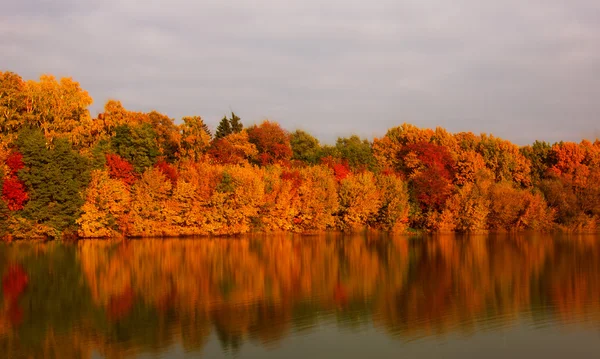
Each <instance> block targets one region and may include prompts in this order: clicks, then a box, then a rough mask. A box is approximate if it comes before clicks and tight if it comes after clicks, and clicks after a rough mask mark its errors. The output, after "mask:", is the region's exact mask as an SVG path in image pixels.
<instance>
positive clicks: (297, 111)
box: [0, 0, 600, 144]
mask: <svg viewBox="0 0 600 359" xmlns="http://www.w3.org/2000/svg"><path fill="white" fill-rule="evenodd" d="M0 70H5V71H6V70H9V71H13V72H17V73H18V74H20V75H21V76H23V77H24V78H25V79H36V78H38V77H39V75H40V74H42V73H51V74H54V75H56V76H57V77H61V76H71V77H73V78H74V79H75V80H77V81H79V82H80V83H81V85H82V87H83V88H85V89H86V90H88V91H89V93H90V94H91V95H92V97H93V98H94V100H95V103H94V105H93V107H92V114H93V115H95V114H96V113H97V112H98V111H99V110H101V109H102V107H103V106H104V103H105V102H106V100H108V99H110V98H115V99H118V100H121V101H122V102H123V104H124V106H125V107H126V108H128V109H131V110H138V111H149V110H152V109H156V110H158V111H160V112H163V113H165V114H167V115H169V116H170V117H173V118H175V119H176V120H177V121H179V119H180V118H181V117H182V116H185V115H200V116H202V117H203V118H204V119H205V121H206V122H207V123H208V124H209V125H210V126H211V127H213V128H214V127H216V124H217V122H218V121H219V119H220V118H221V117H222V116H223V115H224V114H225V113H227V112H229V111H230V110H233V111H235V112H236V114H238V115H239V116H240V117H241V118H242V121H243V122H244V124H246V125H249V124H252V123H257V122H260V121H262V120H263V119H266V118H268V119H271V120H274V121H277V122H279V123H280V124H281V125H282V126H283V127H284V128H286V129H288V130H294V129H296V128H301V129H304V130H307V131H309V132H311V133H312V134H314V135H315V136H317V137H318V138H319V139H321V140H322V141H324V142H332V141H333V140H335V138H336V137H337V136H348V135H351V134H358V135H360V136H363V137H368V138H372V137H374V136H377V137H380V136H382V135H384V134H385V131H386V130H387V129H388V128H390V127H393V126H397V125H400V124H402V123H403V122H408V123H412V124H415V125H417V126H419V127H432V128H434V127H436V126H442V127H445V128H447V129H448V130H450V131H452V132H458V131H472V132H475V133H480V132H488V133H489V132H491V133H493V134H495V135H497V136H500V137H503V138H506V139H509V140H511V141H513V142H516V143H518V144H526V143H530V142H532V141H533V140H535V139H540V140H547V141H552V142H553V141H557V140H560V139H564V140H572V141H579V140H580V139H582V138H590V139H592V138H595V137H600V116H599V114H600V96H599V95H600V1H598V0H527V1H524V0H496V1H492V0H489V1H488V0H485V1H483V0H454V1H447V0H411V1H402V0H371V1H365V0H361V1H355V0H344V1H333V0H329V1H328V0H323V1H317V0H303V1H296V0H252V1H231V0H197V1H183V0H169V1H167V0H163V1H153V0H145V1H143V0H139V1H134V0H90V1H85V0H19V1H10V0H9V1H8V2H4V3H3V4H2V10H1V11H0Z"/></svg>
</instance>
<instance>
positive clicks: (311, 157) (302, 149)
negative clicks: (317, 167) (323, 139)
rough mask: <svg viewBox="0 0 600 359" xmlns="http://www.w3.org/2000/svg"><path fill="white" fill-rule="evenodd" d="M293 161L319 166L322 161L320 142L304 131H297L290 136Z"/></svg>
mask: <svg viewBox="0 0 600 359" xmlns="http://www.w3.org/2000/svg"><path fill="white" fill-rule="evenodd" d="M290 144H291V146H292V159H294V160H298V161H304V162H307V163H310V164H317V163H319V160H320V159H321V144H320V143H319V140H317V139H316V138H315V137H313V136H311V135H310V134H309V133H307V132H304V131H302V130H296V131H294V132H293V133H292V134H291V135H290Z"/></svg>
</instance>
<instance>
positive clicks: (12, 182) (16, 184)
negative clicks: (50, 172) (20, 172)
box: [2, 175, 29, 211]
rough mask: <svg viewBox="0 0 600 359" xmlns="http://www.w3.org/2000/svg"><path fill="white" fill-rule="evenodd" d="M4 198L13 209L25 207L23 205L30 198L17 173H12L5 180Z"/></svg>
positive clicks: (9, 207) (3, 186)
mask: <svg viewBox="0 0 600 359" xmlns="http://www.w3.org/2000/svg"><path fill="white" fill-rule="evenodd" d="M2 199H3V200H4V201H5V202H6V204H7V206H8V209H10V210H11V211H18V210H21V209H23V205H24V204H25V202H26V201H27V199H29V196H28V195H27V192H26V191H25V186H24V185H23V182H21V181H20V180H19V179H18V178H17V177H16V176H15V175H11V176H10V177H8V178H7V179H5V180H4V184H3V185H2Z"/></svg>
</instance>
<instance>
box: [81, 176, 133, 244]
mask: <svg viewBox="0 0 600 359" xmlns="http://www.w3.org/2000/svg"><path fill="white" fill-rule="evenodd" d="M129 208H130V195H129V190H128V188H127V186H126V184H125V183H124V182H123V181H121V180H119V179H113V178H110V176H109V174H108V173H107V172H106V171H100V170H96V171H93V172H92V175H91V181H90V184H89V186H88V187H87V189H86V191H85V203H84V204H83V207H82V208H81V211H82V214H81V216H80V217H79V218H78V219H77V225H78V233H79V235H80V236H82V237H85V238H102V237H114V236H118V235H121V234H128V233H126V229H127V228H125V227H123V226H122V223H123V219H124V216H125V214H126V213H128V212H129Z"/></svg>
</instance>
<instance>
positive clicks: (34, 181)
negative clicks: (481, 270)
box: [0, 72, 600, 239]
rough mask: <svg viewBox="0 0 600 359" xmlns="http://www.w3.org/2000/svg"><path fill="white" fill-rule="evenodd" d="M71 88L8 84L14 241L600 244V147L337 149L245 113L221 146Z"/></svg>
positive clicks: (456, 139) (201, 131)
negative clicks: (290, 238) (429, 239)
mask: <svg viewBox="0 0 600 359" xmlns="http://www.w3.org/2000/svg"><path fill="white" fill-rule="evenodd" d="M91 104H92V98H91V97H90V95H89V94H88V93H87V92H86V91H85V90H84V89H82V88H81V87H80V85H79V84H78V83H77V82H76V81H74V80H72V79H70V78H62V79H56V78H55V77H53V76H50V75H43V76H41V77H40V79H39V80H28V81H25V80H23V79H22V78H21V77H20V76H19V75H17V74H15V73H12V72H0V188H1V189H2V197H1V200H0V235H1V236H2V237H4V238H7V239H11V238H31V237H51V238H59V237H63V236H80V237H114V236H127V237H136V236H140V237H141V236H182V235H230V234H240V233H246V232H251V231H292V232H302V233H306V232H320V231H324V230H342V231H356V230H360V229H363V228H367V227H369V228H374V229H378V230H384V231H395V232H404V231H409V230H425V231H433V232H468V233H480V232H486V231H522V230H538V231H550V230H561V231H578V232H593V231H596V230H597V226H598V219H599V218H600V141H598V140H596V141H595V142H590V141H587V140H583V141H581V142H580V143H573V142H558V143H554V144H550V143H547V142H540V141H536V142H535V143H533V144H532V145H528V146H521V147H519V146H517V145H515V144H512V143H511V142H509V141H506V140H503V139H500V138H497V137H495V136H493V135H488V134H480V135H476V134H473V133H471V132H459V133H449V132H448V131H446V130H445V129H443V128H439V127H438V128H436V129H423V128H418V127H416V126H414V125H411V124H407V123H404V124H402V125H400V126H397V127H393V128H391V129H389V130H388V131H387V133H386V134H385V135H384V136H383V137H381V138H375V139H373V140H372V141H370V140H368V139H362V138H360V137H358V136H350V137H340V138H338V139H337V141H336V143H335V145H326V144H321V143H320V142H319V140H318V139H316V138H315V137H313V136H312V135H310V134H309V133H307V132H305V131H302V130H295V131H294V132H288V131H286V130H285V129H283V128H282V127H281V126H280V125H279V124H278V123H276V122H272V121H264V122H262V123H260V124H254V125H252V126H249V127H245V126H244V124H243V123H242V120H241V118H240V117H238V116H237V115H236V114H235V113H231V115H230V116H225V117H224V118H223V119H222V120H221V121H220V123H219V125H218V127H217V128H216V131H215V132H214V134H213V133H212V132H211V130H210V129H209V127H208V126H207V125H206V123H204V121H203V120H202V118H201V117H199V116H188V117H183V118H182V119H181V121H178V123H176V122H175V120H174V119H172V118H170V117H168V116H166V115H164V114H161V113H159V112H157V111H151V112H147V113H146V112H136V111H131V110H128V109H125V108H124V107H123V105H122V104H121V103H120V102H119V101H116V100H110V101H108V102H107V103H106V104H105V106H104V109H103V111H102V112H101V113H99V114H98V115H97V116H96V117H92V115H91V114H90V111H89V106H90V105H91Z"/></svg>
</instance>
